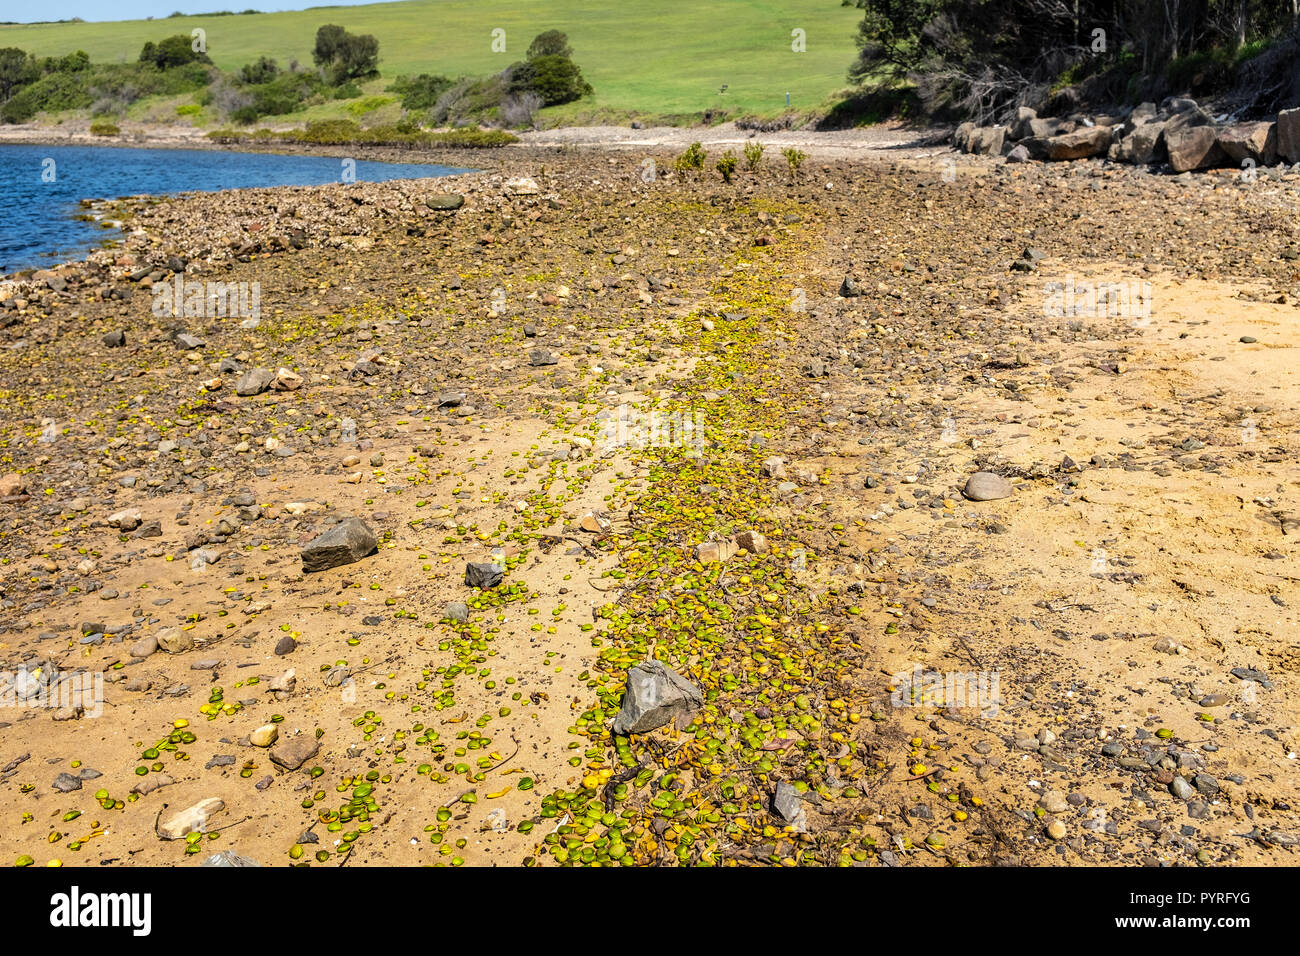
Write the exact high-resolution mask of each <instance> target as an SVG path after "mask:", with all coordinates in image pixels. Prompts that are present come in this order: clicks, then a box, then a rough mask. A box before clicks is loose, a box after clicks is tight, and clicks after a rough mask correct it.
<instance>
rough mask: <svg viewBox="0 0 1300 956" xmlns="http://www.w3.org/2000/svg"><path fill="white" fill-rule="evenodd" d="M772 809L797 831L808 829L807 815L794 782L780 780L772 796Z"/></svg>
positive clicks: (801, 831) (801, 797)
mask: <svg viewBox="0 0 1300 956" xmlns="http://www.w3.org/2000/svg"><path fill="white" fill-rule="evenodd" d="M772 810H773V811H774V812H775V813H776V814H777V815H778V816H779V817H780V818H781V819H782V820H784V821H785V822H786V823H787V824H789V825H790V827H791V828H793V829H794V830H795V831H796V832H798V833H803V832H805V831H806V830H807V829H808V816H807V812H806V811H805V810H804V805H803V796H802V795H801V794H800V793H799V791H798V790H797V789H795V786H794V784H792V783H788V782H786V781H784V780H783V781H781V782H780V783H778V784H777V785H776V793H775V794H774V795H773V796H772Z"/></svg>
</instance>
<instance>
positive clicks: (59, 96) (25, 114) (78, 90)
mask: <svg viewBox="0 0 1300 956" xmlns="http://www.w3.org/2000/svg"><path fill="white" fill-rule="evenodd" d="M93 102H94V98H93V97H92V96H91V94H90V90H89V89H87V87H86V84H85V83H84V82H83V81H82V80H81V79H80V78H79V77H77V76H75V75H73V74H69V73H51V74H49V75H48V76H43V77H41V78H40V79H39V80H37V81H36V82H34V83H30V84H28V85H27V86H24V87H23V88H22V89H21V90H19V91H18V92H17V93H15V94H14V95H13V96H11V97H10V98H9V99H8V101H7V102H6V103H5V104H4V106H3V107H0V119H3V120H4V121H5V122H6V123H25V122H27V120H29V119H31V118H32V117H33V116H35V115H36V114H37V113H39V112H41V111H42V110H45V111H48V112H54V111H56V110H75V109H84V108H85V107H87V106H90V105H91V103H93Z"/></svg>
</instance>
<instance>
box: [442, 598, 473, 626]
mask: <svg viewBox="0 0 1300 956" xmlns="http://www.w3.org/2000/svg"><path fill="white" fill-rule="evenodd" d="M444 616H445V617H447V618H448V619H449V620H452V621H456V622H458V623H460V624H464V623H465V622H466V621H468V620H469V607H468V606H467V605H466V604H465V603H464V602H462V601H452V602H451V603H450V604H448V605H447V610H446V611H445V612H444Z"/></svg>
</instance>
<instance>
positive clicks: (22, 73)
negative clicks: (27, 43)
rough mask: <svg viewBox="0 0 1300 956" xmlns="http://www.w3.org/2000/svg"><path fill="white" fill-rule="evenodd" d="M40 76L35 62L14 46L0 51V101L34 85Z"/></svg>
mask: <svg viewBox="0 0 1300 956" xmlns="http://www.w3.org/2000/svg"><path fill="white" fill-rule="evenodd" d="M40 75H41V70H40V67H38V66H37V65H36V60H35V58H33V57H32V56H31V55H29V54H28V53H27V52H26V51H24V50H20V49H18V47H16V46H7V47H5V48H4V49H0V100H7V99H9V97H10V96H12V95H13V93H14V91H15V90H17V89H20V88H21V87H24V86H26V85H27V84H28V83H34V82H35V81H36V79H37V78H38V77H39V76H40Z"/></svg>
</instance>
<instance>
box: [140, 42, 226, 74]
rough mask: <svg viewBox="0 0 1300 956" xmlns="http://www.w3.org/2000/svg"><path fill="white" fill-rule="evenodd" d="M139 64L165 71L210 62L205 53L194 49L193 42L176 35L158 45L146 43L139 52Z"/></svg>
mask: <svg viewBox="0 0 1300 956" xmlns="http://www.w3.org/2000/svg"><path fill="white" fill-rule="evenodd" d="M139 62H141V63H147V64H149V65H150V66H154V67H157V68H158V69H160V70H166V69H169V68H171V67H173V66H184V65H185V64H187V63H211V62H212V60H211V59H210V58H209V57H208V55H207V53H205V52H203V51H202V50H196V49H194V42H193V41H192V40H191V39H190V38H189V37H188V36H186V35H185V34H183V33H177V34H176V35H175V36H169V37H167V39H165V40H160V41H159V42H158V43H154V42H153V41H152V40H150V41H149V42H147V43H146V44H145V45H144V47H143V48H142V49H141V50H140V60H139Z"/></svg>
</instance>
